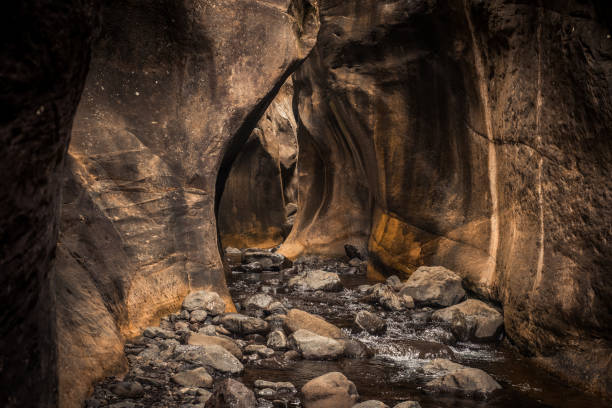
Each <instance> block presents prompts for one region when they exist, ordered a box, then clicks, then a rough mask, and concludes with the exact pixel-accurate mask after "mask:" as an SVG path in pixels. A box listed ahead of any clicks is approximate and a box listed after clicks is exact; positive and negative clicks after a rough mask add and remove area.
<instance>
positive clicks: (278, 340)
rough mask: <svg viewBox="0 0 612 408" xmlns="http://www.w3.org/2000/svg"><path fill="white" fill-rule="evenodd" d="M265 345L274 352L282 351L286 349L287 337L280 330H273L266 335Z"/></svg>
mask: <svg viewBox="0 0 612 408" xmlns="http://www.w3.org/2000/svg"><path fill="white" fill-rule="evenodd" d="M266 345H267V346H268V347H270V348H272V349H274V350H283V349H285V348H287V336H285V332H283V331H282V330H274V331H273V332H270V334H268V338H267V340H266Z"/></svg>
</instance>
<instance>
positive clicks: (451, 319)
mask: <svg viewBox="0 0 612 408" xmlns="http://www.w3.org/2000/svg"><path fill="white" fill-rule="evenodd" d="M431 317H432V319H433V320H436V321H442V322H446V323H448V324H450V325H451V328H452V331H453V334H454V335H455V336H457V338H458V339H460V340H479V341H483V340H492V339H494V338H495V337H496V336H497V335H498V334H499V333H500V332H501V330H502V326H503V324H504V317H503V316H502V314H501V313H499V312H498V311H497V310H495V309H494V308H492V307H491V306H489V305H487V304H486V303H484V302H481V301H480V300H476V299H468V300H466V301H465V302H461V303H459V304H458V305H454V306H451V307H447V308H445V309H441V310H438V311H436V312H434V313H433V315H432V316H431Z"/></svg>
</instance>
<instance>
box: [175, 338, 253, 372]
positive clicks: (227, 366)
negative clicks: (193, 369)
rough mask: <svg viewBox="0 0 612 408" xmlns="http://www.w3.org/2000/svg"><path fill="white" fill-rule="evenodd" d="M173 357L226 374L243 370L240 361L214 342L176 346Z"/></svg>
mask: <svg viewBox="0 0 612 408" xmlns="http://www.w3.org/2000/svg"><path fill="white" fill-rule="evenodd" d="M175 357H176V358H177V359H179V360H182V361H187V362H190V363H194V364H200V365H203V366H206V367H210V368H212V369H214V370H216V371H219V372H221V373H226V374H239V373H241V372H242V371H243V370H244V367H243V365H242V363H241V362H240V361H239V360H238V359H237V358H236V357H235V356H234V355H233V354H232V353H230V352H229V351H227V349H225V348H223V347H221V346H219V345H216V344H209V345H203V346H189V345H188V346H177V347H176V350H175Z"/></svg>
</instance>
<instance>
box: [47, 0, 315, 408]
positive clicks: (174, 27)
mask: <svg viewBox="0 0 612 408" xmlns="http://www.w3.org/2000/svg"><path fill="white" fill-rule="evenodd" d="M100 18H101V21H102V27H101V32H100V38H99V40H98V41H97V42H96V44H95V45H94V47H93V58H92V62H91V69H90V73H89V76H88V78H87V83H86V85H85V90H84V93H83V98H82V103H81V104H80V106H79V109H78V112H77V114H76V118H75V121H74V129H73V133H72V141H71V143H70V149H69V152H68V154H69V159H68V160H67V169H66V174H65V188H64V197H63V207H62V214H63V215H62V224H61V236H60V246H61V248H63V251H62V253H61V254H60V255H61V256H62V257H64V258H65V259H64V260H63V261H62V265H67V266H66V267H62V268H61V269H59V270H58V274H59V279H60V282H62V286H61V287H59V289H58V290H59V291H60V293H59V294H58V296H62V297H64V298H65V299H66V300H67V301H66V304H65V305H64V306H65V309H63V310H66V311H68V310H73V309H77V308H79V309H80V307H78V305H77V303H76V302H77V301H78V299H79V298H82V297H87V296H91V297H92V298H94V299H98V300H99V302H98V305H97V306H96V308H95V309H91V310H90V311H89V312H91V313H90V314H89V315H86V316H76V315H74V316H73V315H68V314H64V313H61V314H60V316H59V319H60V329H61V332H60V333H59V339H60V342H61V344H60V347H59V350H60V355H59V359H60V365H59V366H60V394H61V395H62V401H61V405H62V406H66V407H73V406H77V405H79V402H78V400H79V399H83V398H84V396H85V395H86V393H87V392H88V390H89V389H90V385H89V384H90V382H91V381H92V380H93V379H95V378H100V377H101V376H102V375H103V372H108V369H109V368H110V367H111V366H114V367H116V368H118V369H119V368H121V360H120V357H119V356H118V355H113V354H112V353H106V354H105V355H104V356H102V355H100V353H101V350H113V349H116V348H118V347H121V337H122V336H133V335H136V334H137V333H138V332H139V330H140V329H142V328H143V327H146V326H148V325H150V324H151V323H152V322H154V320H155V319H156V318H158V317H159V316H161V315H163V314H165V313H167V312H168V311H171V310H174V309H177V308H178V307H179V306H180V304H181V302H182V300H183V298H184V297H185V295H187V294H188V293H189V292H190V291H195V290H200V289H213V290H215V291H217V292H218V293H219V294H220V295H221V296H222V297H223V298H224V300H225V301H226V303H227V305H228V311H229V310H231V309H232V306H231V301H230V299H229V294H228V292H227V288H226V286H225V279H224V269H223V265H222V260H221V257H220V254H219V245H218V242H217V226H216V222H215V203H216V202H217V204H218V201H219V196H220V194H221V190H222V187H223V186H224V185H225V180H226V179H227V174H228V172H229V169H230V168H231V164H232V162H233V161H234V159H235V158H236V155H237V153H238V152H239V151H240V149H241V148H242V146H243V145H244V143H245V142H246V140H247V138H248V136H249V134H250V133H251V131H252V129H253V128H254V127H255V125H256V124H257V122H258V121H259V119H260V116H261V115H262V114H263V112H264V111H265V109H266V108H267V106H268V104H269V103H270V102H271V100H272V99H273V97H274V95H275V94H276V92H277V91H278V89H279V88H280V86H281V85H282V83H283V82H284V80H285V79H286V77H287V76H288V75H289V74H290V73H291V72H292V70H294V69H295V67H296V66H297V65H298V64H299V62H300V61H301V59H302V58H303V57H305V56H306V54H307V53H308V51H309V49H310V47H311V46H312V44H313V42H314V38H315V37H316V30H317V21H318V20H317V9H316V5H315V4H310V3H309V2H307V1H304V2H302V1H299V0H297V1H254V2H250V1H238V0H213V1H204V2H203V1H199V0H188V1H185V2H174V1H169V0H155V1H153V2H142V1H140V0H129V1H108V2H103V5H102V11H101V15H100ZM64 25H66V26H71V24H70V23H65V24H64ZM61 43H70V41H67V40H66V41H62V42H61ZM83 63H85V61H83ZM85 66H86V65H84V66H83V69H84V67H85ZM37 108H38V107H37ZM67 117H68V118H69V117H70V115H67ZM68 118H67V120H68ZM63 141H64V142H65V138H64V139H63ZM61 146H62V148H65V144H62V145H61ZM56 195H57V194H56ZM55 207H57V206H55ZM54 211H55V210H54ZM48 245H49V248H52V243H49V244H48ZM62 292H66V293H62ZM70 293H72V294H74V295H73V296H71V295H70ZM73 297H76V298H77V299H73ZM97 322H101V324H98V323H97ZM74 355H89V356H91V358H89V359H87V360H86V361H81V362H78V361H68V360H72V356H74ZM101 361H104V363H100V362H101ZM95 365H100V366H102V367H103V368H104V369H102V370H98V369H95V370H92V367H93V366H95Z"/></svg>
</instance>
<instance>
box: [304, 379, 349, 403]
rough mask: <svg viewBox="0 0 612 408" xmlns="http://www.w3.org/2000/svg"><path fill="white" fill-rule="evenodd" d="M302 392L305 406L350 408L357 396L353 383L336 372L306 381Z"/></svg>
mask: <svg viewBox="0 0 612 408" xmlns="http://www.w3.org/2000/svg"><path fill="white" fill-rule="evenodd" d="M302 394H303V395H304V407H306V408H351V407H352V406H353V405H354V404H355V402H356V401H357V398H359V394H357V388H356V387H355V384H354V383H353V382H352V381H350V380H349V379H348V378H346V377H345V376H344V374H342V373H338V372H332V373H327V374H324V375H322V376H320V377H317V378H314V379H312V380H310V381H308V382H307V383H306V384H305V385H304V386H303V387H302Z"/></svg>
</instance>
